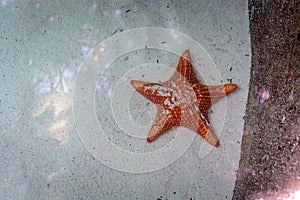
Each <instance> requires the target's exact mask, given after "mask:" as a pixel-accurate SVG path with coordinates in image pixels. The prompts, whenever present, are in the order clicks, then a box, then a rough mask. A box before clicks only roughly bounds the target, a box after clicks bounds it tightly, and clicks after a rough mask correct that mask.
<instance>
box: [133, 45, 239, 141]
mask: <svg viewBox="0 0 300 200" xmlns="http://www.w3.org/2000/svg"><path fill="white" fill-rule="evenodd" d="M130 83H131V85H132V86H133V87H134V88H135V89H136V90H137V91H138V92H139V93H140V94H142V95H143V96H145V97H146V98H147V99H149V100H150V101H152V102H153V103H155V104H156V106H157V108H158V111H157V114H156V118H155V120H154V123H153V125H152V127H151V129H150V131H149V134H148V137H147V141H148V142H152V141H154V140H155V139H156V138H157V137H158V136H160V135H161V134H163V133H164V132H166V131H168V130H170V129H172V128H174V127H176V126H184V127H186V128H188V129H190V130H192V131H195V132H196V133H198V134H199V135H200V136H201V137H202V138H204V139H205V140H206V141H207V142H208V143H209V144H211V145H213V146H216V147H218V146H219V141H218V139H217V136H216V134H215V131H214V130H213V129H212V127H211V126H210V123H209V119H208V110H209V108H210V107H211V105H212V104H213V103H215V102H216V101H218V100H219V99H221V98H222V97H224V96H225V95H227V94H230V93H232V92H233V91H234V90H235V89H237V88H238V85H237V84H224V85H210V86H208V85H204V84H201V83H200V81H199V80H198V79H197V77H196V74H195V72H194V70H193V66H192V64H191V56H190V52H189V50H185V51H184V52H183V54H182V56H181V57H180V59H179V62H178V65H177V68H176V71H175V73H174V74H173V75H172V76H171V78H170V79H169V80H167V81H164V82H159V83H149V82H144V81H137V80H131V82H130Z"/></svg>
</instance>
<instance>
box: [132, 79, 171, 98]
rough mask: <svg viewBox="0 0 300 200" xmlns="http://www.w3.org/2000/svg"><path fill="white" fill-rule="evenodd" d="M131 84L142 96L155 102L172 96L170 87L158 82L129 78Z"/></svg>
mask: <svg viewBox="0 0 300 200" xmlns="http://www.w3.org/2000/svg"><path fill="white" fill-rule="evenodd" d="M130 83H131V85H132V86H133V87H134V88H135V89H136V90H137V91H138V92H139V93H140V94H142V95H143V96H144V97H146V98H147V99H149V100H150V101H152V102H153V103H155V104H163V103H164V102H165V100H166V99H170V97H171V96H172V89H171V88H169V87H166V86H163V85H161V84H158V83H148V82H144V81H137V80H131V81H130Z"/></svg>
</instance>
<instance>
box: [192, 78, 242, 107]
mask: <svg viewBox="0 0 300 200" xmlns="http://www.w3.org/2000/svg"><path fill="white" fill-rule="evenodd" d="M237 88H238V85H237V84H224V85H203V84H197V85H196V86H194V88H193V89H194V91H195V94H196V97H197V99H204V102H200V108H201V106H203V108H207V109H208V108H209V107H210V106H211V104H213V103H215V102H217V101H218V100H219V99H221V98H222V97H224V96H226V95H228V94H230V93H232V92H233V91H234V90H236V89H237ZM205 99H206V100H205ZM209 100H210V101H209Z"/></svg>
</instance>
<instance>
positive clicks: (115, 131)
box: [0, 0, 250, 199]
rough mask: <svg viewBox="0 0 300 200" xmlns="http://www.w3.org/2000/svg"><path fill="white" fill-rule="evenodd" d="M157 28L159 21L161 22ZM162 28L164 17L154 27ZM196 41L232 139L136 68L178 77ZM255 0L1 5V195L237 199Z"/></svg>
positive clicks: (220, 124)
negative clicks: (203, 129) (136, 85)
mask: <svg viewBox="0 0 300 200" xmlns="http://www.w3.org/2000/svg"><path fill="white" fill-rule="evenodd" d="M149 27H152V28H149ZM153 27H155V28H153ZM184 49H190V51H191V56H192V61H193V64H194V67H195V68H196V73H197V75H198V77H199V78H200V80H201V81H202V82H205V83H209V84H221V83H227V82H229V81H228V80H229V79H232V81H233V82H234V83H237V84H238V85H239V89H238V90H237V91H236V92H234V93H233V94H231V95H230V96H228V97H227V98H225V99H223V100H222V101H220V102H219V103H217V104H216V105H214V106H213V107H212V109H211V112H210V119H211V123H212V126H213V127H214V129H215V130H216V132H217V134H218V137H219V140H220V143H221V146H220V147H218V148H214V147H212V146H210V145H208V144H206V143H205V142H204V140H203V139H201V138H200V137H199V136H197V135H196V134H195V133H194V132H191V131H189V130H187V129H185V128H181V127H180V128H176V129H174V130H172V131H170V132H168V133H166V134H164V135H162V136H161V137H160V138H159V140H157V141H156V142H154V143H151V144H147V143H146V141H145V138H146V136H147V133H148V131H149V128H150V127H151V124H152V121H153V118H154V117H155V114H156V108H155V106H154V105H153V104H152V103H149V102H148V101H147V100H145V99H144V98H143V97H141V96H139V95H138V93H136V92H135V91H134V90H133V88H132V87H131V86H130V84H129V81H130V80H131V79H142V80H148V81H163V80H166V79H168V77H169V76H170V75H171V74H172V72H173V70H174V69H175V67H176V65H177V61H178V59H179V56H180V54H181V53H182V52H183V50H184ZM245 55H250V41H249V22H248V10H247V1H233V0H232V1H226V2H221V1H220V2H215V1H209V0H201V1H196V0H195V1H186V2H181V1H172V2H169V3H168V2H165V1H158V0H153V1H148V2H144V1H58V0H55V1H14V0H2V2H1V6H0V60H1V65H0V69H1V70H0V89H1V93H0V119H1V122H0V123H1V126H0V136H1V140H0V147H1V162H0V165H1V166H0V179H1V182H0V197H1V199H80V198H81V199H158V198H160V199H225V198H227V199H230V198H231V196H232V191H233V188H234V182H235V178H236V177H235V171H236V170H237V168H238V162H239V159H240V141H241V137H242V130H243V120H242V117H243V115H244V111H245V104H246V97H247V91H248V82H249V69H250V56H245Z"/></svg>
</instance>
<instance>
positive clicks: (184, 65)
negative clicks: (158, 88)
mask: <svg viewBox="0 0 300 200" xmlns="http://www.w3.org/2000/svg"><path fill="white" fill-rule="evenodd" d="M172 78H173V80H186V81H188V82H189V83H191V84H196V83H199V81H198V79H197V77H196V74H195V72H194V69H193V65H192V63H191V55H190V51H189V50H187V49H186V50H185V51H184V52H183V54H182V55H181V57H180V59H179V62H178V65H177V68H176V71H175V73H174V74H173V76H172Z"/></svg>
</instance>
